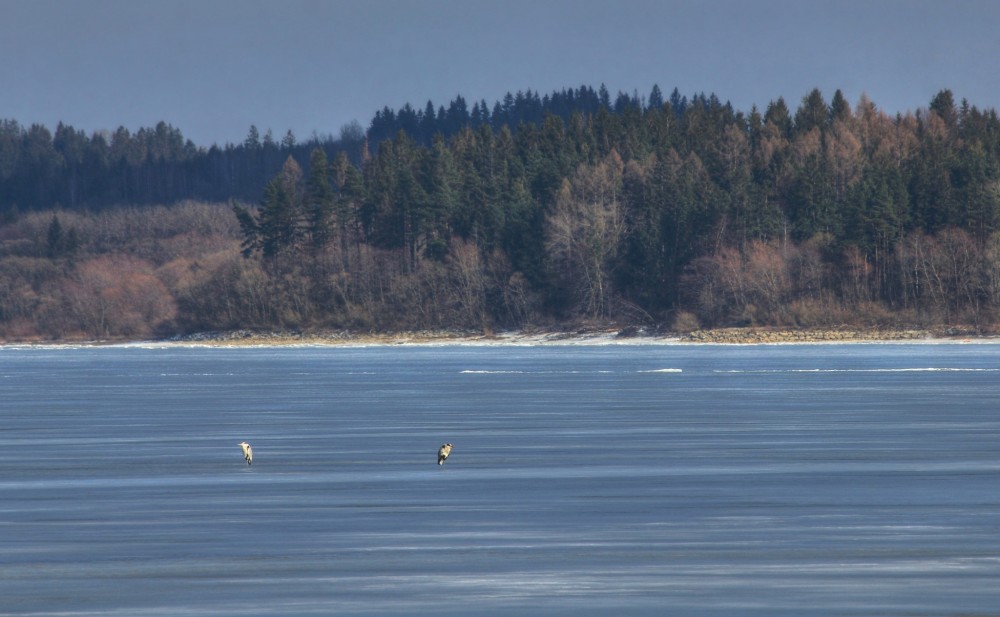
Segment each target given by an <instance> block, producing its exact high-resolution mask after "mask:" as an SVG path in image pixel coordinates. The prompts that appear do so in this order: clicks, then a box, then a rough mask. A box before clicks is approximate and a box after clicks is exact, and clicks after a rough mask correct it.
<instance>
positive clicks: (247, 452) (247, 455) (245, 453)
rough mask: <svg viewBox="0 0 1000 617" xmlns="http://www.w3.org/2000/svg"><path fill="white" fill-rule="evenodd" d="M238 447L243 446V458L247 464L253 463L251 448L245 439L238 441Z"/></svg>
mask: <svg viewBox="0 0 1000 617" xmlns="http://www.w3.org/2000/svg"><path fill="white" fill-rule="evenodd" d="M240 447H241V448H243V458H245V459H246V460H247V465H253V448H251V447H250V444H248V443H247V442H245V441H243V442H240Z"/></svg>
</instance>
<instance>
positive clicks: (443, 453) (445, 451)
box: [438, 443, 452, 465]
mask: <svg viewBox="0 0 1000 617" xmlns="http://www.w3.org/2000/svg"><path fill="white" fill-rule="evenodd" d="M451 447H452V446H451V444H450V443H446V444H444V445H443V446H441V448H440V449H438V465H444V462H445V461H446V460H448V455H449V454H451Z"/></svg>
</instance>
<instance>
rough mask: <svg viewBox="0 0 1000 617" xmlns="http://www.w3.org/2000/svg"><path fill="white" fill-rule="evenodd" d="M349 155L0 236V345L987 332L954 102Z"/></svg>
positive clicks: (461, 116) (407, 118) (983, 217)
mask: <svg viewBox="0 0 1000 617" xmlns="http://www.w3.org/2000/svg"><path fill="white" fill-rule="evenodd" d="M165 128H166V129H168V130H166V133H167V134H169V133H170V131H169V127H165ZM390 131H393V133H392V134H391V136H389V135H388V133H389V132H390ZM29 132H30V131H29ZM57 133H58V131H57ZM354 136H355V139H356V145H357V147H356V149H355V150H353V151H352V150H351V149H350V148H342V147H325V146H327V145H331V144H332V142H329V143H320V142H316V143H310V144H308V145H307V146H306V148H308V152H307V155H306V156H303V151H302V149H303V146H300V145H298V144H295V143H294V142H293V141H290V142H289V143H287V144H284V145H283V146H276V150H275V152H274V153H272V154H273V155H275V156H277V157H283V158H281V159H279V160H276V161H272V162H271V164H272V165H274V166H275V171H274V172H273V173H271V174H269V175H267V174H265V175H263V176H262V177H261V178H260V183H261V189H260V192H259V197H257V198H255V199H252V200H247V199H240V198H239V197H241V196H240V195H228V196H227V197H228V198H230V201H229V203H228V206H222V205H220V204H219V203H218V202H219V201H220V200H219V199H210V200H206V202H205V203H202V202H185V203H183V204H182V205H179V206H156V207H142V208H140V207H135V206H134V205H133V207H127V208H112V209H106V210H102V211H93V210H78V209H71V208H66V207H65V206H63V207H61V208H59V209H54V210H52V209H46V210H42V211H38V212H31V213H22V214H20V215H19V216H16V217H11V219H10V220H9V221H8V222H7V223H6V224H5V225H4V226H2V227H0V334H2V335H3V336H5V337H7V338H12V337H14V338H16V337H31V336H56V337H66V336H89V337H94V336H132V337H135V336H151V335H156V336H163V335H168V334H175V333H182V332H192V331H197V330H211V329H232V328H265V329H277V328H341V329H353V330H359V329H381V330H393V329H396V330H398V329H413V328H449V329H475V330H491V329H504V328H521V327H529V326H555V325H562V326H565V325H566V324H577V323H582V322H591V323H612V322H613V323H618V324H625V323H627V324H642V325H648V326H651V327H664V328H672V329H677V330H685V329H693V328H696V327H708V326H723V325H780V326H800V327H814V326H835V325H841V324H851V325H902V324H923V325H928V324H944V323H959V322H960V323H967V324H973V325H976V326H978V327H980V328H981V329H990V328H992V327H993V324H995V323H997V318H998V309H1000V235H998V229H997V226H998V223H1000V121H998V118H997V114H996V112H995V111H994V110H992V109H988V110H980V109H978V108H977V107H975V106H973V105H970V104H969V103H968V102H967V101H964V100H963V101H961V102H956V101H955V99H954V96H953V94H952V93H951V92H950V91H947V90H944V91H941V92H939V93H937V94H936V95H935V96H934V97H933V98H932V99H931V101H930V104H929V105H928V107H927V108H925V109H921V110H919V111H917V112H915V113H906V114H896V115H889V114H886V113H884V112H882V111H880V110H879V109H878V108H877V107H876V105H875V104H874V103H873V102H872V101H870V100H869V99H868V98H867V97H864V96H862V97H861V99H860V100H859V101H858V102H857V103H856V104H855V105H854V106H851V105H850V104H849V103H848V102H847V101H846V100H845V99H844V97H843V95H842V93H841V92H840V91H837V92H835V93H834V95H833V97H832V98H831V100H830V101H829V102H827V101H826V100H825V98H824V96H823V95H822V93H821V92H820V91H819V90H813V91H812V92H810V93H808V94H807V95H806V96H805V97H803V98H802V100H801V101H800V103H799V104H798V106H797V107H796V108H795V109H794V110H793V109H791V108H790V107H789V106H788V105H787V104H786V103H785V101H784V100H783V99H781V98H779V99H777V100H775V101H773V102H771V103H770V104H769V105H768V106H767V107H766V109H764V110H763V111H762V110H758V109H757V108H752V109H751V110H749V111H748V112H741V111H736V110H734V109H733V108H732V106H731V105H729V104H728V103H723V102H721V101H720V100H719V99H717V98H716V97H715V96H704V95H698V96H694V97H691V98H690V99H688V98H686V97H681V96H680V95H679V94H678V93H677V91H676V90H675V91H674V92H673V93H672V94H671V96H670V97H668V98H664V97H663V95H662V94H661V93H660V91H659V89H658V88H655V87H654V89H653V90H652V91H651V92H650V93H649V95H648V96H646V97H639V96H638V95H636V94H632V95H626V94H621V93H620V94H619V95H618V96H617V97H616V98H615V99H614V100H612V99H611V97H610V96H608V95H607V92H606V90H605V89H603V88H601V89H599V90H597V91H594V90H593V89H590V88H580V89H576V90H566V91H562V92H559V93H554V94H553V95H549V96H545V97H539V96H538V95H537V94H535V93H531V92H528V93H525V94H520V93H519V94H518V95H516V96H510V97H507V98H505V99H504V101H501V102H498V103H497V104H495V105H494V106H493V107H492V108H489V107H487V105H486V104H485V103H482V102H479V103H476V104H474V105H473V107H472V109H471V110H468V108H467V107H466V105H465V103H464V100H462V99H461V97H458V98H457V99H456V100H455V101H453V102H452V104H450V105H449V106H448V107H441V108H437V109H435V108H434V107H433V106H432V105H430V104H428V106H427V107H426V108H425V109H424V110H423V111H421V112H416V111H414V110H413V108H411V107H409V106H408V105H407V106H404V107H403V108H402V109H401V110H399V111H394V110H391V109H388V108H386V109H383V110H381V111H380V112H378V113H377V114H376V116H375V119H374V120H373V121H372V125H371V126H370V127H369V130H368V131H367V132H366V133H365V134H364V135H361V136H359V135H358V132H357V131H355V132H354ZM359 137H360V139H359ZM147 139H148V136H147ZM154 141H155V140H154ZM248 141H251V142H252V140H250V139H249V138H248ZM175 142H176V140H175ZM338 145H343V144H342V143H340V144H338ZM240 147H241V148H247V147H248V146H247V144H244V145H243V146H240ZM234 150H235V148H234ZM192 156H195V155H192ZM147 157H148V155H147ZM279 161H280V162H279ZM60 203H61V202H60ZM213 204H214V205H213ZM146 219H148V220H146ZM124 221H128V222H127V223H125V222H124ZM112 229H114V230H118V231H117V233H116V234H113V235H110V236H109V230H112ZM102 273H103V275H102ZM126 284H127V285H131V287H128V288H127V289H126V288H125V287H123V286H127V285H126ZM84 298H90V299H91V301H90V302H89V303H88V302H85V301H84V300H83V299H84ZM112 300H113V301H112ZM154 300H155V301H154ZM133 304H135V305H139V306H140V307H141V308H137V307H136V306H132V305H133ZM129 306H132V308H131V309H127V308H126V307H129ZM123 324H130V325H128V327H125V326H124V325H123Z"/></svg>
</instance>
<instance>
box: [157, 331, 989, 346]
mask: <svg viewBox="0 0 1000 617" xmlns="http://www.w3.org/2000/svg"><path fill="white" fill-rule="evenodd" d="M993 338H994V335H992V334H989V333H983V332H979V331H977V330H975V329H974V328H970V327H949V328H938V329H902V328H901V329H885V328H871V329H856V328H837V329H775V328H720V329H711V330H696V331H694V332H689V333H676V332H666V333H664V332H656V331H649V330H645V329H643V328H635V327H627V328H585V329H576V330H572V331H519V332H503V333H482V332H463V331H454V332H453V331H416V332H391V333H380V332H351V331H346V330H340V331H322V332H292V331H289V332H255V331H251V330H235V331H228V332H203V333H198V334H193V335H189V336H184V337H177V338H173V339H170V340H169V341H165V342H168V343H180V344H191V345H208V346H271V345H273V346H279V345H407V344H410V345H414V344H419V345H428V344H439V345H447V344H467V345H468V344H471V345H476V344H482V345H487V344H498V345H504V344H508V345H519V344H520V345H597V344H637V345H651V344H667V343H674V344H676V343H691V344H698V343H710V344H726V345H760V344H778V343H852V342H879V341H883V342H889V341H922V340H923V341H930V340H958V341H962V340H972V339H976V340H990V339H993Z"/></svg>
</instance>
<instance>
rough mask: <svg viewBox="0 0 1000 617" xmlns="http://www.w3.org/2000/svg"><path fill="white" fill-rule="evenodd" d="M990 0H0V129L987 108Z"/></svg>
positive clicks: (278, 126) (996, 40)
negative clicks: (644, 105)
mask: <svg viewBox="0 0 1000 617" xmlns="http://www.w3.org/2000/svg"><path fill="white" fill-rule="evenodd" d="M998 33H1000V2H997V1H995V0H949V1H942V0H837V1H832V0H826V1H818V2H816V1H809V0H757V1H733V0H720V1H716V2H695V1H681V0H659V1H656V0H489V1H479V0H355V1H344V0H327V1H321V0H267V1H258V0H0V118H12V119H15V120H17V121H18V122H20V123H21V124H24V125H30V124H32V123H36V122H38V123H42V124H45V125H48V126H50V127H54V126H55V125H56V123H58V122H59V121H62V122H65V123H67V124H70V125H72V126H74V127H76V128H78V129H84V130H85V131H87V132H88V133H90V132H93V131H95V130H98V129H114V128H116V127H118V126H124V127H126V128H128V129H129V130H133V131H134V130H136V129H138V128H139V127H143V126H153V125H155V124H156V123H157V122H158V121H160V120H163V121H166V122H168V123H170V124H172V125H174V126H175V127H177V128H179V129H180V130H181V131H182V132H183V134H184V135H185V137H187V138H189V139H192V140H193V141H194V142H195V143H197V144H198V145H210V144H212V143H225V142H240V141H242V140H243V138H244V137H245V136H246V134H247V131H248V129H249V127H250V125H251V124H254V125H256V126H257V127H258V128H259V129H260V130H261V132H262V133H263V132H264V131H266V130H267V129H271V130H272V131H273V133H274V135H275V137H276V138H279V139H280V137H281V136H283V135H284V134H285V132H286V131H287V130H289V129H291V130H292V131H293V132H294V133H295V135H296V136H297V137H298V138H299V139H304V138H307V137H309V136H310V135H312V134H313V132H317V133H319V134H321V135H326V134H331V135H335V136H336V135H339V132H340V128H341V127H342V126H343V125H344V124H346V123H348V122H350V121H352V120H357V121H359V122H360V123H361V125H362V126H364V127H365V128H367V126H368V123H369V121H370V120H371V117H372V115H373V114H374V112H375V111H376V110H377V109H380V108H382V107H383V106H386V105H388V106H390V107H393V108H398V107H400V106H402V105H403V104H404V103H406V102H410V103H411V104H413V105H414V106H415V107H418V108H423V107H424V105H425V104H426V103H427V101H428V100H432V101H433V102H434V104H435V105H442V104H446V103H447V102H448V101H450V100H451V99H453V98H454V97H455V95H457V94H461V95H462V96H464V97H465V98H466V100H467V101H468V102H469V104H470V106H471V104H472V102H473V101H476V100H480V99H485V100H486V101H487V102H488V103H489V104H490V105H491V106H492V104H493V103H494V102H495V101H496V100H497V99H499V98H501V97H502V96H503V95H504V94H505V93H506V92H517V91H518V90H525V89H532V90H536V91H538V92H540V93H541V94H546V93H549V92H552V91H554V90H559V89H563V88H570V87H578V86H580V85H582V84H586V85H592V86H594V87H595V88H596V87H597V86H599V85H600V84H602V83H604V84H606V86H607V88H608V90H610V91H611V93H612V95H614V94H616V93H617V92H618V91H627V92H633V91H638V92H639V94H641V95H643V96H645V95H646V94H648V93H649V91H650V89H651V88H652V86H653V84H658V85H659V86H660V88H661V89H662V90H663V91H664V92H665V93H667V94H669V93H670V91H671V90H673V88H674V87H677V88H678V89H679V90H680V92H681V93H682V94H685V95H691V94H694V93H699V92H704V93H706V94H711V93H715V94H716V95H717V96H718V97H719V98H720V99H722V100H724V101H730V102H732V103H733V105H734V106H735V107H736V108H737V109H739V110H744V111H746V110H749V109H750V107H751V105H754V104H756V105H757V106H758V107H760V108H762V109H763V108H764V107H766V106H767V104H768V102H770V101H772V100H774V99H777V98H778V97H779V96H783V97H785V100H786V102H788V104H789V106H790V107H791V108H792V109H793V110H794V109H795V108H796V107H797V106H798V104H799V103H800V102H801V100H802V97H803V96H805V95H806V94H807V93H808V92H809V91H810V90H811V89H812V88H816V87H818V88H819V89H820V90H821V91H822V92H823V94H824V96H825V97H826V99H827V101H829V100H830V98H831V97H832V96H833V93H834V91H835V90H836V89H837V88H840V89H841V90H842V91H843V92H844V94H845V96H846V97H847V99H848V100H849V101H851V103H852V104H854V103H856V102H857V100H858V97H859V96H860V95H861V93H862V92H864V93H867V94H868V96H869V97H870V98H871V99H872V100H873V101H874V102H875V104H876V105H877V106H878V107H879V108H880V109H883V110H885V111H887V112H891V113H895V112H897V111H903V112H905V111H907V110H916V109H918V108H922V107H926V106H927V104H928V102H929V101H930V99H931V97H932V96H933V95H934V94H935V93H936V92H937V91H939V90H940V89H942V88H950V89H951V90H952V91H953V92H954V93H955V96H956V98H957V99H958V100H961V99H962V98H967V99H968V100H969V102H970V103H972V104H974V105H977V106H979V107H981V108H987V107H989V108H1000V72H998V70H1000V34H998Z"/></svg>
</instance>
